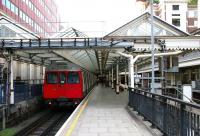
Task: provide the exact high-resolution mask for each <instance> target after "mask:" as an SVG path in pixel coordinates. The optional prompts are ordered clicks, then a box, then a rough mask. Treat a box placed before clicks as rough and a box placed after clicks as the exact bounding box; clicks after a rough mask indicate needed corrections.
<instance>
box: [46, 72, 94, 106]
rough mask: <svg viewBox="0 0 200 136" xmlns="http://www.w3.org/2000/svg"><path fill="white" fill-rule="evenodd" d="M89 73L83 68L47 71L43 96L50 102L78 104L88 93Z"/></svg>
mask: <svg viewBox="0 0 200 136" xmlns="http://www.w3.org/2000/svg"><path fill="white" fill-rule="evenodd" d="M88 75H89V74H88V73H86V72H83V71H81V70H78V71H69V70H62V71H61V70H58V71H55V70H54V71H46V72H45V81H44V85H43V98H44V100H45V101H46V102H48V104H52V105H53V104H60V103H65V104H67V105H74V104H78V103H79V102H80V101H81V100H82V99H83V98H84V97H85V95H86V94H87V93H88V90H89V87H90V86H91V85H92V84H93V82H92V84H89V83H87V82H90V80H89V77H90V76H88Z"/></svg>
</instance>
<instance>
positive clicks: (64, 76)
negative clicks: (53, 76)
mask: <svg viewBox="0 0 200 136" xmlns="http://www.w3.org/2000/svg"><path fill="white" fill-rule="evenodd" d="M60 83H61V84H64V83H66V74H65V73H60Z"/></svg>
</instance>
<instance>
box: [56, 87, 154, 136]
mask: <svg viewBox="0 0 200 136" xmlns="http://www.w3.org/2000/svg"><path fill="white" fill-rule="evenodd" d="M127 103H128V92H127V91H124V92H121V93H120V94H116V93H115V91H114V90H113V89H111V88H108V87H104V86H103V85H98V86H96V87H95V88H94V90H93V91H92V93H91V94H90V95H89V97H88V98H86V100H85V101H84V102H83V104H81V106H79V107H78V109H80V110H78V111H77V110H76V111H75V112H76V113H74V115H72V116H73V117H71V118H69V119H68V120H67V121H66V123H65V124H64V125H63V126H62V128H61V129H60V130H59V131H58V133H57V136H58V135H59V136H153V135H154V134H153V133H152V132H151V131H150V130H149V129H148V128H147V127H146V126H145V125H144V124H143V122H141V121H139V120H138V119H135V118H134V117H133V116H131V115H130V114H131V113H130V112H128V110H127Z"/></svg>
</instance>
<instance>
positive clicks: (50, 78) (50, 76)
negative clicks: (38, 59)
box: [46, 73, 58, 84]
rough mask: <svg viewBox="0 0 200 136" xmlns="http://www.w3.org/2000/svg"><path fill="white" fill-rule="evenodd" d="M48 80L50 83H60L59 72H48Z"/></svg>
mask: <svg viewBox="0 0 200 136" xmlns="http://www.w3.org/2000/svg"><path fill="white" fill-rule="evenodd" d="M46 82H47V83H48V84H56V83H58V76H57V73H47V79H46Z"/></svg>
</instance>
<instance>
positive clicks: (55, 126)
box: [15, 110, 72, 136]
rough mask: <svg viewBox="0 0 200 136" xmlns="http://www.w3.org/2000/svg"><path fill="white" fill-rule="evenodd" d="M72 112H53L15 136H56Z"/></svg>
mask: <svg viewBox="0 0 200 136" xmlns="http://www.w3.org/2000/svg"><path fill="white" fill-rule="evenodd" d="M71 113H72V111H71V110H70V111H66V110H64V111H63V110H62V111H60V110H59V111H51V112H49V113H47V114H46V115H44V116H43V117H41V118H39V119H38V120H37V121H35V122H33V123H32V124H31V125H29V126H28V127H26V128H25V129H23V130H22V131H20V132H18V133H17V134H16V135H15V136H22V135H23V136H54V135H55V134H56V133H57V131H58V130H59V128H60V127H61V126H62V125H63V123H64V122H65V121H66V120H67V118H68V117H69V116H70V114H71Z"/></svg>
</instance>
